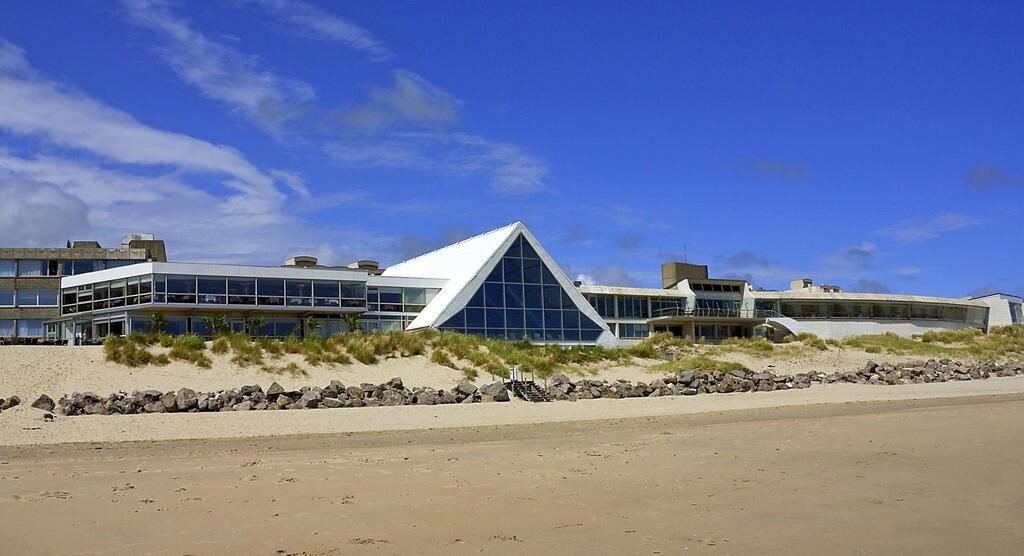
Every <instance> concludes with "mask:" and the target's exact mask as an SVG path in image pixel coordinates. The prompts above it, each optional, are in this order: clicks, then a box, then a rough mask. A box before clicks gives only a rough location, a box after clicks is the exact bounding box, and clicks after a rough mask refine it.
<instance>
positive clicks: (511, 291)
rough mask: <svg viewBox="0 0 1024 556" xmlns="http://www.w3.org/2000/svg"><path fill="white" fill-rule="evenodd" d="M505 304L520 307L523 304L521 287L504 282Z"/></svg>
mask: <svg viewBox="0 0 1024 556" xmlns="http://www.w3.org/2000/svg"><path fill="white" fill-rule="evenodd" d="M505 306H506V307H515V308H521V307H522V306H523V287H522V286H520V285H518V284H505Z"/></svg>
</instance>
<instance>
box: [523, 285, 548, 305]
mask: <svg viewBox="0 0 1024 556" xmlns="http://www.w3.org/2000/svg"><path fill="white" fill-rule="evenodd" d="M543 287H544V286H531V285H527V286H524V287H523V301H524V302H525V304H526V307H527V308H528V309H540V308H542V307H544V292H543Z"/></svg>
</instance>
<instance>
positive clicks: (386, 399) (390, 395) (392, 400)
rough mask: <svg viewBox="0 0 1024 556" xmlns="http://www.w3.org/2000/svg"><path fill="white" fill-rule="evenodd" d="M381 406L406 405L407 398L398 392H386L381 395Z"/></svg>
mask: <svg viewBox="0 0 1024 556" xmlns="http://www.w3.org/2000/svg"><path fill="white" fill-rule="evenodd" d="M380 404H381V405H387V406H394V405H405V397H404V396H402V393H401V392H399V391H397V390H385V391H384V393H383V394H381V398H380Z"/></svg>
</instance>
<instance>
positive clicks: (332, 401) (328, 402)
mask: <svg viewBox="0 0 1024 556" xmlns="http://www.w3.org/2000/svg"><path fill="white" fill-rule="evenodd" d="M320 404H321V405H322V406H323V407H326V408H328V409H334V408H337V407H342V406H343V405H345V404H344V403H343V402H342V401H341V400H339V399H338V398H324V399H322V400H320Z"/></svg>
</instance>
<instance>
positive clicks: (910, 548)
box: [0, 379, 1024, 556]
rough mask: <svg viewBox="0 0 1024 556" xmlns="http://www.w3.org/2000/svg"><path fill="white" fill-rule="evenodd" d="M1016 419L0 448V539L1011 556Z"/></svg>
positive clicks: (1011, 409)
mask: <svg viewBox="0 0 1024 556" xmlns="http://www.w3.org/2000/svg"><path fill="white" fill-rule="evenodd" d="M1014 380H1015V379H1001V380H991V381H986V382H978V383H969V384H960V385H958V386H971V387H973V386H976V385H981V384H985V385H988V384H1016V383H1015V382H1013V381H1014ZM901 389H902V388H900V387H896V388H891V389H887V388H881V387H879V388H876V390H877V391H898V390H901ZM769 397H774V393H773V394H768V395H766V396H764V398H765V399H767V398H769ZM707 398H708V399H710V400H729V399H758V398H760V396H756V395H744V394H736V395H727V396H717V397H716V396H708V397H707ZM646 401H647V400H639V402H641V403H643V402H646ZM588 403H589V402H588ZM554 405H561V406H566V407H572V408H583V407H585V404H584V403H583V402H580V403H578V404H568V403H565V404H554ZM594 405H595V406H596V405H598V404H596V403H595V404H594ZM619 405H621V406H628V405H630V402H620V403H619ZM511 406H512V404H510V405H509V406H508V407H511ZM493 407H495V406H484V409H490V408H493ZM395 409H400V408H395ZM454 409H459V408H454ZM368 411H369V410H353V411H334V412H313V411H311V412H282V413H275V414H274V415H286V414H287V415H289V416H290V415H292V414H295V413H301V414H303V415H306V414H308V415H310V416H315V417H316V418H324V417H326V416H327V415H331V414H348V415H356V414H357V413H359V414H366V413H368ZM1022 412H1024V395H1020V394H1011V395H1001V396H976V397H969V398H936V399H930V400H916V401H882V402H880V401H875V402H863V403H848V404H816V405H800V406H791V407H784V408H762V409H747V410H738V411H726V412H712V413H707V412H705V413H700V414H692V415H672V416H661V417H646V418H631V419H615V420H605V421H583V422H563V423H547V424H532V425H517V426H504V427H471V428H459V429H434V430H417V431H397V432H375V433H354V434H334V435H302V436H287V437H277V438H262V439H231V440H218V441H209V440H208V441H195V440H191V441H176V442H142V443H134V444H106V443H103V444H88V445H64V446H32V447H5V448H0V516H2V517H0V539H2V543H3V552H4V553H6V554H53V553H75V554H159V555H174V556H180V555H182V554H195V555H204V554H259V555H263V554H265V555H275V554H308V555H340V554H471V553H472V554H479V553H487V554H525V553H529V554H690V553H695V554H755V553H756V554H892V553H901V554H1020V553H1022V551H1024V527H1022V525H1021V523H1022V520H1024V481H1022V480H1021V478H1020V461H1021V460H1022V458H1024V420H1021V419H1020V416H1021V415H1022ZM245 416H246V417H255V415H253V414H246V415H245ZM213 417H218V416H217V415H214V416H213ZM232 417H234V416H233V415H232ZM100 419H101V418H93V417H85V418H81V420H82V421H83V422H84V421H89V420H92V421H99V420H100ZM114 419H116V418H114ZM111 420H113V419H111Z"/></svg>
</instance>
